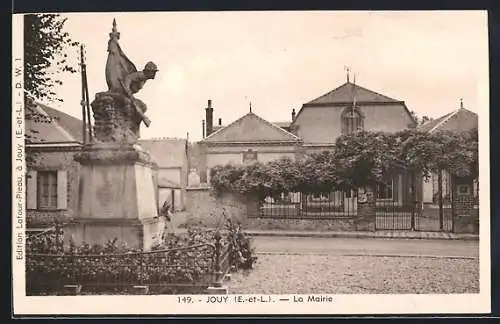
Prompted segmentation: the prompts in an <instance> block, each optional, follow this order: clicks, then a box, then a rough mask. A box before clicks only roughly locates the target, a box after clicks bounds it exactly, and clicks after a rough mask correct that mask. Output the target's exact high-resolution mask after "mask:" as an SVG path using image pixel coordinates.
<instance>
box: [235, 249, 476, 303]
mask: <svg viewBox="0 0 500 324" xmlns="http://www.w3.org/2000/svg"><path fill="white" fill-rule="evenodd" d="M258 257H259V259H258V261H257V264H256V265H255V266H254V269H253V270H251V271H248V272H239V273H236V274H233V276H232V279H231V281H230V283H229V287H230V291H229V293H230V294H307V293H315V294H321V293H328V294H449V293H478V292H479V262H478V259H450V258H425V257H372V256H338V255H318V254H309V255H288V254H260V255H258Z"/></svg>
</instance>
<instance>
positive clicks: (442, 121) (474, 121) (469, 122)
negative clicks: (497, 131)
mask: <svg viewBox="0 0 500 324" xmlns="http://www.w3.org/2000/svg"><path fill="white" fill-rule="evenodd" d="M477 126H478V117H477V114H476V113H475V112H472V111H470V110H468V109H465V108H460V109H457V110H455V111H452V112H451V113H448V114H446V115H444V116H442V117H439V118H437V119H435V120H431V121H428V122H427V123H425V124H423V125H422V126H420V127H419V128H418V129H419V130H421V131H424V132H436V131H468V130H471V129H473V128H477Z"/></svg>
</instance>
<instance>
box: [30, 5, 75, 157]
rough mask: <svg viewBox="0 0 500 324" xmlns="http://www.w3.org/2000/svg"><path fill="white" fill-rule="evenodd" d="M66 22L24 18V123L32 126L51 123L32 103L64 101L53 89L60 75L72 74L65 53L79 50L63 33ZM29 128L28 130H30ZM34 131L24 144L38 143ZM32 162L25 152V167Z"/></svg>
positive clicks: (39, 16) (54, 17) (32, 16)
mask: <svg viewBox="0 0 500 324" xmlns="http://www.w3.org/2000/svg"><path fill="white" fill-rule="evenodd" d="M66 20H67V18H62V17H61V16H60V15H58V14H27V15H25V16H24V63H25V65H24V89H25V90H26V91H27V93H26V92H25V94H24V102H25V119H26V120H27V121H29V125H30V124H31V123H50V122H52V120H51V118H49V117H47V116H46V115H44V114H41V113H39V112H37V110H36V109H35V107H36V102H35V100H47V101H61V102H62V101H63V100H62V99H61V98H59V97H58V96H57V93H56V89H55V88H56V87H57V86H58V85H62V84H63V82H62V80H61V79H60V75H61V73H64V72H69V73H75V72H76V69H75V68H74V67H75V66H76V63H77V62H76V61H75V62H71V61H68V50H70V49H72V48H73V49H74V48H76V47H77V46H78V42H75V41H73V40H72V39H71V38H70V36H69V34H68V33H67V32H66V31H64V24H65V23H66ZM29 125H28V126H29ZM35 133H36V130H32V131H31V132H30V134H26V138H25V140H26V143H30V142H33V141H35V140H37V136H36V135H34V134H35ZM34 160H35V155H34V154H33V152H27V155H26V163H27V164H28V166H30V165H31V164H32V163H33V162H34Z"/></svg>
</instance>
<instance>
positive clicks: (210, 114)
mask: <svg viewBox="0 0 500 324" xmlns="http://www.w3.org/2000/svg"><path fill="white" fill-rule="evenodd" d="M205 111H206V118H205V119H206V127H207V136H210V134H212V130H213V127H214V109H213V108H212V100H208V105H207V108H205Z"/></svg>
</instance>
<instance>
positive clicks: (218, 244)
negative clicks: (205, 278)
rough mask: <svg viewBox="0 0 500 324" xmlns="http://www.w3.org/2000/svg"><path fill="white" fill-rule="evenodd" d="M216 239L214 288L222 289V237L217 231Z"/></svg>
mask: <svg viewBox="0 0 500 324" xmlns="http://www.w3.org/2000/svg"><path fill="white" fill-rule="evenodd" d="M214 239H215V265H214V275H215V278H214V283H213V285H214V287H221V286H222V272H221V269H220V255H221V247H222V246H221V242H220V241H221V235H220V232H219V231H217V232H215V235H214Z"/></svg>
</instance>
